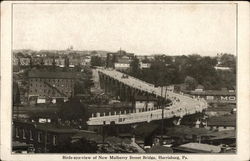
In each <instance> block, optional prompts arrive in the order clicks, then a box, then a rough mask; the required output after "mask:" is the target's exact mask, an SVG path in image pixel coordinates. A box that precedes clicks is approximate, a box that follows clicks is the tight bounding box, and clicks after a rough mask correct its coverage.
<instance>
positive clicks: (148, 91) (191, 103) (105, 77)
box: [87, 69, 207, 125]
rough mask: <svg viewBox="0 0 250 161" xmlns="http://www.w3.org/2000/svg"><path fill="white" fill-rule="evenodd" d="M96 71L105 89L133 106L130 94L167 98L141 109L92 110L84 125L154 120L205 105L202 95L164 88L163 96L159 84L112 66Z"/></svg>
mask: <svg viewBox="0 0 250 161" xmlns="http://www.w3.org/2000/svg"><path fill="white" fill-rule="evenodd" d="M97 70H98V74H99V80H100V86H101V88H102V89H104V91H105V92H108V93H113V94H114V95H116V96H117V97H119V99H120V100H122V101H131V102H132V107H134V103H135V100H134V96H135V95H144V96H146V97H149V96H154V97H156V98H158V99H165V100H166V99H168V100H170V101H171V103H169V104H165V106H164V107H162V108H161V109H159V108H154V109H145V110H143V111H136V110H135V109H134V108H132V109H131V110H129V111H117V112H114V113H111V112H109V113H102V114H100V113H96V114H92V117H91V118H89V120H88V122H87V123H88V125H103V124H104V123H105V124H106V125H108V124H111V123H115V124H121V125H122V124H134V123H140V122H150V121H154V120H161V119H162V117H163V118H164V119H170V118H173V117H179V118H182V117H183V116H185V115H191V114H196V113H201V112H202V111H203V110H204V109H206V108H207V102H206V101H205V100H204V99H194V98H191V97H189V96H186V95H183V94H181V93H174V92H172V91H167V92H166V93H165V96H166V97H165V96H163V92H162V89H161V87H155V86H154V85H152V84H149V83H147V82H144V81H142V80H139V79H136V78H134V77H132V76H127V75H125V74H123V73H121V72H118V71H116V70H113V69H97Z"/></svg>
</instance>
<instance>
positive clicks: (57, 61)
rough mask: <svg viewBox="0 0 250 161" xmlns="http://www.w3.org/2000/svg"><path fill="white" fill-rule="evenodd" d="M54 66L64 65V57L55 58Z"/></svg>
mask: <svg viewBox="0 0 250 161" xmlns="http://www.w3.org/2000/svg"><path fill="white" fill-rule="evenodd" d="M55 63H56V66H58V67H65V59H64V58H62V57H58V58H55Z"/></svg>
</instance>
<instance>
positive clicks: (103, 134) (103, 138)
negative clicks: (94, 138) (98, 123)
mask: <svg viewBox="0 0 250 161" xmlns="http://www.w3.org/2000/svg"><path fill="white" fill-rule="evenodd" d="M105 125H106V122H105V121H103V126H102V144H103V145H104V140H105V132H104V128H105Z"/></svg>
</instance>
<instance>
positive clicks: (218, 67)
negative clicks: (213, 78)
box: [214, 66, 232, 71]
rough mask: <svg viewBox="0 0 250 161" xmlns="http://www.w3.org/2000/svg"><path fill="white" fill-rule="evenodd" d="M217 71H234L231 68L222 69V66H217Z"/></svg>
mask: <svg viewBox="0 0 250 161" xmlns="http://www.w3.org/2000/svg"><path fill="white" fill-rule="evenodd" d="M214 68H215V69H216V70H223V71H231V70H232V69H231V68H230V67H222V66H215V67H214Z"/></svg>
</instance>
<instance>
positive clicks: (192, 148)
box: [174, 143, 221, 153]
mask: <svg viewBox="0 0 250 161" xmlns="http://www.w3.org/2000/svg"><path fill="white" fill-rule="evenodd" d="M174 149H177V150H182V151H186V152H193V153H201V152H203V153H219V152H220V151H221V148H220V147H219V146H214V145H208V144H200V143H187V144H183V145H180V146H178V147H176V148H174Z"/></svg>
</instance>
